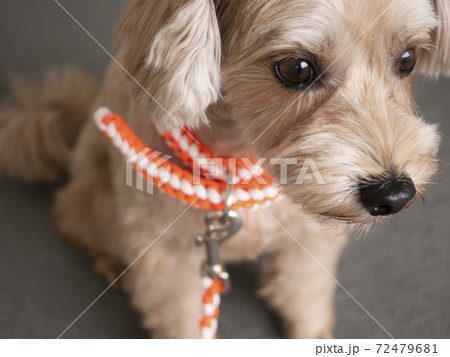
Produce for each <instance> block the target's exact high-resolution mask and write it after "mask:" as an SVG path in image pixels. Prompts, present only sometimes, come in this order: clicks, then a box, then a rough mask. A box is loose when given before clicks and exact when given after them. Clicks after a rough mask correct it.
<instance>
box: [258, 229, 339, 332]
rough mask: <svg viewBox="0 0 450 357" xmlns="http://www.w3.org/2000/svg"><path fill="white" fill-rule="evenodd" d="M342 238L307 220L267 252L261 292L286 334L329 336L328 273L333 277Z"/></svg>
mask: <svg viewBox="0 0 450 357" xmlns="http://www.w3.org/2000/svg"><path fill="white" fill-rule="evenodd" d="M292 230H293V229H290V232H289V233H290V234H293V232H292ZM297 231H298V227H297ZM345 241H346V238H345V235H340V234H336V233H335V232H330V231H326V230H324V229H323V227H317V225H315V224H310V223H309V222H308V224H307V225H306V227H302V228H301V234H296V235H293V237H290V236H289V235H288V234H286V236H284V237H283V238H280V241H279V242H277V243H276V244H275V246H274V247H273V249H272V250H271V251H270V252H269V253H268V254H267V257H266V261H265V263H264V264H265V265H264V273H263V277H264V286H263V288H262V290H261V293H262V295H263V296H265V297H266V298H267V300H268V302H269V304H270V305H271V306H272V307H274V308H275V309H276V311H277V312H278V313H279V314H280V315H281V318H282V320H283V324H284V327H285V331H286V334H287V336H288V337H290V338H327V337H330V336H331V330H332V328H333V324H334V313H333V295H334V290H335V281H334V280H333V278H331V277H330V275H332V276H333V277H334V276H335V271H336V265H337V262H338V258H339V255H340V252H341V250H342V247H343V245H344V243H345ZM329 274H330V275H329Z"/></svg>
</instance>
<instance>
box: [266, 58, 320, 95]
mask: <svg viewBox="0 0 450 357" xmlns="http://www.w3.org/2000/svg"><path fill="white" fill-rule="evenodd" d="M275 74H276V75H277V77H278V78H279V79H280V80H281V82H282V83H283V84H285V85H286V86H288V87H295V88H301V87H304V86H306V85H308V84H310V83H312V82H313V81H314V80H315V79H316V70H315V68H314V65H313V64H312V63H311V62H310V61H308V60H306V59H302V58H291V59H284V60H281V61H277V62H275Z"/></svg>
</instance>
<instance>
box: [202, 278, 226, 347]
mask: <svg viewBox="0 0 450 357" xmlns="http://www.w3.org/2000/svg"><path fill="white" fill-rule="evenodd" d="M202 285H203V290H204V293H203V297H202V304H203V317H202V319H201V320H200V324H199V329H200V332H201V335H202V338H205V339H216V338H217V335H216V333H217V318H218V317H219V305H220V294H221V293H223V292H225V290H226V288H225V284H224V282H223V281H222V280H220V279H211V278H210V277H209V276H205V277H203V279H202Z"/></svg>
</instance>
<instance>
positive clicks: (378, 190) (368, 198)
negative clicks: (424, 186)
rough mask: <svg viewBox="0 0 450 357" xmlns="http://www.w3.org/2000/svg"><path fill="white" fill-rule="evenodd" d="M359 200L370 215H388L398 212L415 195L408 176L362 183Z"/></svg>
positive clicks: (414, 189) (412, 184)
mask: <svg viewBox="0 0 450 357" xmlns="http://www.w3.org/2000/svg"><path fill="white" fill-rule="evenodd" d="M359 193H360V196H361V201H362V203H363V205H364V207H366V209H367V210H368V211H369V213H370V214H371V215H372V216H388V215H390V214H395V213H397V212H399V211H400V210H401V209H402V208H403V207H405V206H406V204H407V203H408V202H409V201H411V200H412V199H413V197H414V196H415V195H416V188H415V186H414V183H413V182H412V180H411V179H410V178H409V177H406V178H405V177H402V178H399V179H392V180H388V181H376V182H371V183H370V184H362V185H361V186H360V189H359Z"/></svg>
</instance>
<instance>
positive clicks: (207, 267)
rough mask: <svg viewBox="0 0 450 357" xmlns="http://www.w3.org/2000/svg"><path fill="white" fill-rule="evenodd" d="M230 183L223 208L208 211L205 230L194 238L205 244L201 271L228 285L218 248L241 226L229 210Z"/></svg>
mask: <svg viewBox="0 0 450 357" xmlns="http://www.w3.org/2000/svg"><path fill="white" fill-rule="evenodd" d="M231 203H232V184H231V181H229V183H228V189H227V198H226V201H225V209H224V210H223V211H217V212H212V213H209V214H207V215H206V216H205V224H206V232H205V233H204V234H200V235H198V236H197V238H196V243H197V245H201V244H205V246H206V261H205V262H204V263H203V267H202V269H203V272H204V273H205V274H206V275H207V276H209V277H210V278H211V279H220V280H222V281H223V282H224V283H225V286H226V287H227V288H228V287H229V279H228V278H229V276H228V272H227V271H226V270H225V268H224V267H223V265H222V264H221V262H220V256H219V248H220V245H221V244H222V243H224V242H225V241H226V240H228V239H230V238H231V237H233V236H234V235H235V234H236V233H237V232H239V230H240V229H241V227H242V220H241V218H240V217H239V216H238V214H237V213H236V212H234V211H231V209H230V208H231Z"/></svg>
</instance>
